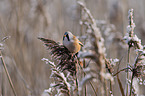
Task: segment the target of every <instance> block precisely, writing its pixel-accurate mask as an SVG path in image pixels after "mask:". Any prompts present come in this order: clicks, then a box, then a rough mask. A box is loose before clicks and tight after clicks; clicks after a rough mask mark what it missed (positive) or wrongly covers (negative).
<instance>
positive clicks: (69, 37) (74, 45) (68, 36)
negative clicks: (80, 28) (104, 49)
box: [63, 31, 83, 53]
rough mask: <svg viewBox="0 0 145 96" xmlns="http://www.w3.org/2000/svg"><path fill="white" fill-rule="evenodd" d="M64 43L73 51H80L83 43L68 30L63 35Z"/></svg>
mask: <svg viewBox="0 0 145 96" xmlns="http://www.w3.org/2000/svg"><path fill="white" fill-rule="evenodd" d="M63 45H64V46H65V47H66V48H67V49H68V50H69V51H70V52H71V53H78V52H79V51H80V49H81V46H83V44H82V43H81V42H80V41H79V40H78V39H77V38H76V36H74V35H73V34H72V33H71V32H69V31H67V32H65V33H64V36H63Z"/></svg>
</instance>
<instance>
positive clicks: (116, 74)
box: [113, 67, 131, 76]
mask: <svg viewBox="0 0 145 96" xmlns="http://www.w3.org/2000/svg"><path fill="white" fill-rule="evenodd" d="M127 69H131V68H129V67H128V68H123V69H121V70H119V71H118V72H117V73H115V74H114V75H113V76H116V75H118V74H119V73H120V72H122V71H124V70H127Z"/></svg>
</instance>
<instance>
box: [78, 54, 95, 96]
mask: <svg viewBox="0 0 145 96" xmlns="http://www.w3.org/2000/svg"><path fill="white" fill-rule="evenodd" d="M76 57H77V56H76ZM77 60H78V64H79V66H80V68H81V69H82V71H83V72H84V70H83V68H82V66H81V64H80V62H79V58H78V57H77ZM84 74H85V75H86V72H84ZM89 83H90V85H91V87H92V89H93V91H94V93H95V96H97V93H96V91H95V88H94V86H93V84H92V82H90V81H89Z"/></svg>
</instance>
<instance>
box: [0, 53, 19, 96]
mask: <svg viewBox="0 0 145 96" xmlns="http://www.w3.org/2000/svg"><path fill="white" fill-rule="evenodd" d="M0 56H1V57H0V58H1V61H2V65H3V67H4V70H5V72H6V75H7V77H8V80H9V83H10V86H11V88H12V90H13V93H14V95H15V96H17V94H16V91H15V88H14V85H13V82H12V80H11V77H10V75H9V72H8V69H7V67H6V64H5V62H4V59H3V56H2V53H1V51H0Z"/></svg>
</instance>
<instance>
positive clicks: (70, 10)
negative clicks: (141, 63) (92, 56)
mask: <svg viewBox="0 0 145 96" xmlns="http://www.w3.org/2000/svg"><path fill="white" fill-rule="evenodd" d="M144 2H145V1H144V0H142V1H140V2H136V1H135V0H128V1H124V0H120V1H114V0H106V1H105V0H87V1H85V4H86V6H87V8H88V9H89V10H90V12H91V13H92V15H93V16H94V18H95V19H98V20H103V21H99V23H98V24H97V25H98V27H99V28H100V31H101V32H102V35H103V37H104V39H105V41H104V44H105V46H106V53H107V57H108V58H116V57H117V58H121V57H122V56H123V60H122V61H121V64H120V69H122V68H125V67H126V66H125V64H126V63H127V59H126V58H127V52H126V51H125V50H126V49H123V48H122V46H120V44H122V43H118V40H120V38H122V37H123V36H124V35H125V33H126V26H127V23H128V20H127V12H128V8H130V7H133V8H134V13H135V16H134V20H135V22H136V26H137V27H136V29H135V32H136V33H137V35H138V36H139V37H140V38H141V39H142V42H143V44H145V43H144V41H145V39H144V31H145V29H144V20H145V18H144V17H145V14H144V13H143V12H144V9H145V8H144V6H143V4H144ZM81 15H82V14H81V8H80V6H79V5H77V2H76V1H75V0H62V1H60V0H1V1H0V40H1V39H2V38H3V37H5V36H10V38H9V39H8V40H6V41H5V42H3V44H4V49H3V50H2V54H3V57H4V61H5V63H6V66H7V68H8V72H9V73H10V76H11V79H12V82H13V85H14V87H15V90H16V93H17V95H18V96H28V95H31V96H40V95H41V94H42V93H43V91H44V90H45V89H47V88H48V87H49V85H50V83H51V81H53V80H52V79H50V78H49V76H50V70H49V69H50V66H49V65H46V64H45V62H43V61H41V59H42V58H43V57H46V58H49V57H50V56H49V53H48V52H47V51H46V50H45V48H44V47H43V46H42V43H41V42H40V41H39V40H38V39H37V37H38V36H39V37H40V36H41V37H46V38H49V39H52V40H55V41H58V42H62V35H63V32H65V31H68V30H69V31H71V32H73V34H75V35H84V34H86V33H85V27H84V26H82V25H81V26H80V25H79V20H81V19H82V18H81V17H82V16H81ZM104 22H105V23H104ZM110 22H111V23H113V24H115V26H116V28H115V27H114V25H111V24H110ZM110 29H111V31H108V30H110ZM117 30H118V31H117ZM108 32H109V33H108ZM116 32H120V33H116ZM114 33H115V35H114ZM118 34H119V35H118ZM123 34H124V35H123ZM109 36H112V37H116V38H115V39H111V40H110V38H109ZM83 40H84V39H83V37H82V41H83ZM112 41H113V42H112ZM84 42H85V41H84ZM131 53H132V55H131V56H130V64H133V62H134V60H137V59H135V55H134V54H135V52H134V51H133V50H132V49H131ZM85 62H87V61H85ZM90 64H91V65H92V63H90ZM94 68H96V67H94ZM114 69H115V70H114V72H117V71H116V69H117V67H116V68H114ZM135 71H136V70H135ZM119 76H120V81H121V82H122V85H123V89H125V86H124V85H125V84H126V82H125V81H126V80H125V76H126V74H125V72H121V74H119ZM115 80H116V79H115ZM115 82H116V81H115ZM94 85H95V83H94ZM137 86H139V88H140V91H139V94H145V93H143V85H137ZM0 87H1V88H0V95H1V94H2V95H3V96H13V91H12V89H11V87H10V84H9V82H8V79H7V77H6V73H5V71H4V69H3V67H2V65H1V63H0ZM87 87H88V90H87V94H92V95H94V92H92V89H91V87H90V85H89V84H88V86H87ZM95 87H96V85H95ZM89 88H90V90H89ZM112 90H113V91H112V92H114V93H113V94H114V96H117V95H118V94H121V93H119V92H120V91H119V87H118V85H117V84H116V85H113V87H112ZM84 93H85V92H84Z"/></svg>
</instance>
